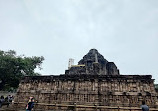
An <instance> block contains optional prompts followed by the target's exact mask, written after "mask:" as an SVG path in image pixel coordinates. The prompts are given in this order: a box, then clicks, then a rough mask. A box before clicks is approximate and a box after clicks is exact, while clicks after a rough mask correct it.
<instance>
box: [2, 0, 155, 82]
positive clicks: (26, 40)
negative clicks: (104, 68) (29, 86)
mask: <svg viewBox="0 0 158 111" xmlns="http://www.w3.org/2000/svg"><path fill="white" fill-rule="evenodd" d="M0 41H1V43H0V50H4V51H7V50H15V51H16V52H17V54H18V55H22V54H24V55H25V56H44V58H45V60H44V62H43V64H42V67H43V70H41V71H39V70H36V71H37V72H40V73H41V74H43V75H56V74H63V73H64V71H65V69H67V67H68V60H69V58H73V59H75V64H77V62H78V61H79V60H80V59H81V58H82V57H83V56H84V55H85V54H87V53H88V51H89V50H90V49H91V48H96V49H97V50H98V51H99V52H100V53H101V54H102V55H103V56H104V57H105V58H106V59H107V60H108V61H112V62H115V64H116V65H117V67H118V69H120V73H121V74H124V75H127V74H130V75H131V74H140V75H144V74H151V75H152V76H153V79H156V80H155V82H156V83H158V0H0Z"/></svg>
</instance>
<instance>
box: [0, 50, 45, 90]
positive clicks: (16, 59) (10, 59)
mask: <svg viewBox="0 0 158 111" xmlns="http://www.w3.org/2000/svg"><path fill="white" fill-rule="evenodd" d="M43 60H44V57H42V56H41V57H36V56H33V57H25V56H17V55H16V52H15V51H14V50H9V51H7V52H5V51H1V50H0V90H12V89H16V88H17V87H18V84H19V82H20V79H21V78H22V77H24V76H35V75H38V74H37V73H35V72H34V70H35V68H39V69H42V68H41V64H42V62H43Z"/></svg>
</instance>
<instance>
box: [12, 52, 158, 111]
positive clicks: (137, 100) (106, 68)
mask: <svg viewBox="0 0 158 111" xmlns="http://www.w3.org/2000/svg"><path fill="white" fill-rule="evenodd" d="M30 96H33V97H34V98H35V100H36V101H37V103H38V104H36V108H38V109H41V110H74V107H64V108H63V107H60V106H59V107H56V108H55V107H54V106H53V105H57V104H58V105H59V104H64V105H68V106H71V105H74V104H75V105H85V106H98V107H100V106H110V107H118V106H119V107H137V108H139V107H140V105H141V102H142V100H145V101H146V104H147V105H149V107H150V108H156V107H157V106H156V102H157V101H158V98H157V97H158V96H157V93H156V91H155V88H154V79H152V76H151V75H121V74H120V72H119V70H118V68H117V66H116V65H115V63H114V62H108V61H107V60H106V59H104V57H103V56H102V55H101V54H100V53H99V52H98V51H97V50H96V49H91V50H90V51H89V52H88V54H86V55H85V56H84V57H83V58H82V59H81V60H80V61H79V62H78V65H71V66H70V67H69V68H68V70H66V71H65V74H61V75H51V76H33V77H29V76H26V77H25V78H24V79H23V80H21V82H20V84H19V88H18V91H17V96H16V98H15V103H17V104H15V107H16V108H20V107H25V104H24V103H27V101H28V98H29V97H30ZM51 105H52V106H51ZM87 108H88V107H87ZM92 109H93V108H90V107H89V108H88V110H89V111H94V110H92ZM79 110H83V109H82V108H78V111H79ZM86 110H87V109H86ZM83 111H84V110H83ZM100 111H105V110H104V109H103V108H102V107H100ZM106 111H108V110H107V109H106ZM117 111H118V110H117Z"/></svg>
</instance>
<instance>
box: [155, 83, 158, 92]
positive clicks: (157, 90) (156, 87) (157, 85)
mask: <svg viewBox="0 0 158 111" xmlns="http://www.w3.org/2000/svg"><path fill="white" fill-rule="evenodd" d="M154 85H155V90H156V92H158V84H154Z"/></svg>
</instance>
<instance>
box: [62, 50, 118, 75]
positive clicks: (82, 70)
mask: <svg viewBox="0 0 158 111" xmlns="http://www.w3.org/2000/svg"><path fill="white" fill-rule="evenodd" d="M65 74H75V75H76V74H92V75H96V74H97V75H119V70H118V69H117V67H116V65H115V64H114V63H113V62H108V61H107V60H106V59H104V57H103V56H102V55H101V54H100V53H99V52H98V51H97V50H96V49H91V50H90V51H89V52H88V54H86V55H85V56H84V57H83V59H81V60H80V61H79V62H78V65H74V66H71V67H70V68H69V70H66V72H65Z"/></svg>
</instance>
